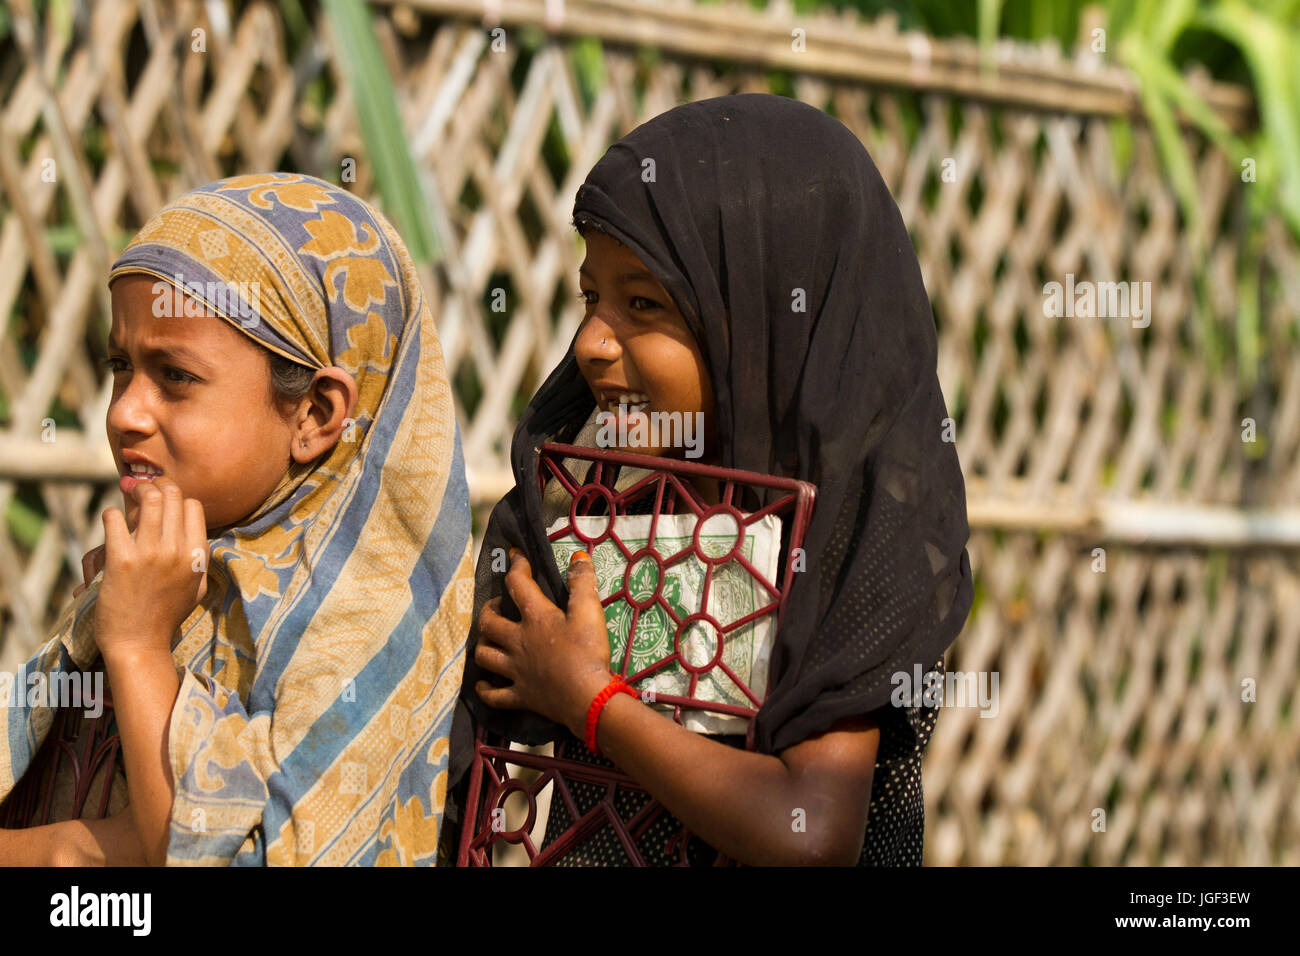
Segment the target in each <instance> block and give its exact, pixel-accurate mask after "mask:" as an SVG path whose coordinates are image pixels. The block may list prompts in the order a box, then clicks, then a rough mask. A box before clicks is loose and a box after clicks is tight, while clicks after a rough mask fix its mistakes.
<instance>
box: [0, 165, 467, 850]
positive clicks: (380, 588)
mask: <svg viewBox="0 0 1300 956" xmlns="http://www.w3.org/2000/svg"><path fill="white" fill-rule="evenodd" d="M109 283H110V288H111V290H112V298H113V329H112V333H111V335H110V341H109V359H108V361H109V364H110V367H111V368H112V370H113V376H114V389H113V398H112V402H111V404H110V406H109V411H108V421H107V425H108V435H109V440H110V444H111V445H112V450H113V457H114V459H115V461H116V463H117V465H118V468H119V472H120V475H121V488H122V492H123V497H124V501H125V506H126V510H125V514H123V512H122V511H119V510H118V509H116V508H112V509H109V510H108V511H106V512H105V514H104V527H105V539H106V544H105V565H104V569H103V573H102V575H100V576H97V577H96V578H95V580H94V581H92V582H91V584H90V586H89V587H88V588H87V589H86V590H85V591H84V592H83V593H81V594H80V595H79V596H78V597H77V598H76V600H75V601H74V602H73V604H72V606H71V607H70V608H69V609H68V610H67V612H66V613H65V614H64V616H63V618H62V620H61V621H60V623H59V624H58V626H57V628H56V631H55V634H54V636H53V637H52V638H51V639H50V640H49V641H48V642H47V643H46V644H45V645H44V646H43V647H41V648H40V650H39V651H37V653H36V654H35V656H34V657H33V658H32V659H31V660H30V661H29V662H28V664H27V665H26V667H25V668H24V670H23V672H22V673H21V674H20V675H18V679H17V680H15V682H14V685H15V687H17V688H26V687H27V686H28V684H29V680H30V679H32V678H34V677H35V676H36V675H38V674H40V675H44V677H45V678H46V679H47V680H46V683H47V685H48V686H57V684H58V681H59V679H60V676H61V675H64V684H65V685H66V675H69V674H71V673H74V672H78V671H81V670H84V669H87V668H90V667H92V665H94V664H95V662H96V659H97V658H101V657H102V666H103V669H104V671H105V673H106V674H107V678H108V682H109V684H110V685H111V687H112V692H113V698H114V701H115V705H116V707H115V714H116V719H117V723H118V729H119V732H120V734H121V743H122V751H123V757H124V764H125V773H126V784H127V790H128V793H129V812H127V813H124V814H122V815H119V816H118V817H116V818H114V819H113V820H112V821H97V822H96V823H95V824H93V825H90V824H86V823H84V822H80V821H78V822H77V823H76V826H78V827H80V828H81V829H79V830H70V829H68V828H67V826H66V825H65V824H55V825H53V826H49V827H41V828H35V829H32V830H17V831H14V830H10V831H4V832H0V858H4V859H8V860H10V861H14V862H18V861H20V860H21V859H35V860H40V859H49V858H50V856H51V854H53V855H54V856H56V857H58V856H62V857H63V858H67V857H68V856H70V855H71V856H73V858H75V854H68V853H66V852H64V851H66V850H67V849H68V843H67V842H66V841H67V840H68V839H76V838H77V835H78V834H80V835H82V836H84V835H85V834H86V833H87V829H88V828H89V831H90V835H91V836H92V837H93V838H95V839H98V841H99V844H100V847H101V848H107V849H105V850H104V855H105V856H107V857H109V858H110V861H111V859H112V858H116V859H120V860H130V859H134V858H136V857H137V856H138V855H139V853H140V852H142V853H143V856H144V858H145V859H147V860H149V861H150V862H164V861H165V862H166V863H168V864H172V865H181V864H226V863H234V864H398V863H403V864H410V863H417V864H424V863H432V862H433V859H434V853H435V848H436V846H437V838H438V830H439V826H440V823H441V819H442V811H443V802H444V796H445V790H446V764H447V738H448V732H449V729H450V722H451V714H452V706H453V702H454V700H455V696H456V692H457V690H458V688H459V686H460V679H461V673H462V670H463V666H464V642H465V635H466V631H467V628H468V625H469V619H470V611H471V606H472V593H473V584H472V577H471V574H472V567H471V558H470V555H471V551H470V517H469V503H468V491H467V487H466V483H465V474H464V462H463V460H462V457H461V446H460V436H459V433H458V430H457V427H456V422H455V417H454V413H453V403H452V395H451V390H450V387H449V384H448V381H447V376H446V371H445V369H444V366H443V359H442V353H441V350H440V348H439V344H438V339H437V336H436V332H435V329H434V322H433V317H432V314H431V312H430V309H429V306H428V303H427V302H426V300H425V299H424V296H423V294H422V292H421V288H420V284H419V281H418V278H417V276H416V273H415V270H414V266H413V263H412V262H411V259H410V256H409V255H408V253H407V251H406V248H405V246H404V245H403V243H402V241H401V239H400V237H399V236H398V235H397V234H396V232H395V231H394V230H393V229H392V227H391V226H390V225H389V223H388V222H387V221H386V220H385V219H384V217H383V216H381V215H380V214H379V213H378V212H377V211H376V210H374V209H373V208H372V207H370V206H369V205H367V204H366V203H364V202H362V201H360V200H359V199H357V198H355V197H354V196H352V195H350V194H349V193H347V192H345V191H343V190H340V189H338V188H336V187H333V186H331V185H329V184H327V183H325V182H322V181H320V180H317V179H313V178H311V177H307V176H300V175H292V174H285V173H274V174H268V175H253V176H241V177H236V178H232V179H225V180H221V181H219V182H215V183H210V184H209V185H207V186H204V187H202V188H200V189H196V190H194V191H193V192H190V193H187V194H186V195H184V196H182V197H180V198H179V199H178V200H176V201H175V202H173V203H171V204H170V205H168V206H167V207H166V208H164V209H163V210H161V211H160V212H159V213H158V214H157V215H156V216H154V217H153V218H152V219H151V220H150V221H149V222H148V223H147V224H146V225H145V227H144V228H143V229H141V230H140V233H139V234H138V235H137V236H136V237H135V239H134V240H133V241H132V242H131V244H130V245H129V246H128V247H127V249H126V251H125V252H124V253H123V254H122V256H121V258H120V259H118V261H117V262H116V263H115V264H114V266H113V268H112V271H111V273H110V275H109ZM16 696H17V697H18V698H19V699H17V700H15V701H13V702H11V703H12V704H13V706H10V707H9V708H7V709H6V710H5V712H4V716H3V718H0V719H2V720H3V721H4V726H3V732H0V798H3V797H4V796H5V795H7V794H9V793H10V791H11V790H12V789H13V788H14V786H15V784H16V783H18V782H19V781H20V779H21V778H22V776H23V773H24V771H25V770H26V769H27V768H28V767H29V766H30V765H31V764H32V761H33V758H34V757H35V756H36V754H37V752H38V750H39V748H40V747H41V744H42V741H43V740H44V738H45V736H46V735H47V734H48V732H49V729H50V725H51V722H52V717H53V712H54V709H55V707H56V706H57V705H58V703H59V701H57V700H55V701H48V700H39V699H37V700H34V701H33V700H30V699H24V698H22V695H21V694H19V695H16Z"/></svg>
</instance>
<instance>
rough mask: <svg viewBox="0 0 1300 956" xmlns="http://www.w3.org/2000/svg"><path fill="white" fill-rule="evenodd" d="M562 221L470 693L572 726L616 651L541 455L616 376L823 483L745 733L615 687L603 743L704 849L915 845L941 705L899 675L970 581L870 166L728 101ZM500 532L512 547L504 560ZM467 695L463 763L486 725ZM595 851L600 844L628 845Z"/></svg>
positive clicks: (749, 853)
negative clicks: (566, 266)
mask: <svg viewBox="0 0 1300 956" xmlns="http://www.w3.org/2000/svg"><path fill="white" fill-rule="evenodd" d="M574 223H575V225H576V226H577V227H578V229H579V230H580V231H581V232H582V234H583V236H584V237H585V238H586V240H587V252H588V254H587V260H586V261H585V262H584V264H583V269H582V289H583V293H582V294H583V298H584V299H585V300H586V303H587V311H586V317H585V319H584V321H583V324H582V327H581V328H580V329H579V331H578V333H577V335H576V336H575V338H574V341H573V344H572V346H571V347H570V350H569V353H568V354H567V355H566V356H565V358H564V360H563V361H562V362H561V363H560V365H559V367H557V368H556V369H555V370H554V371H553V372H552V373H551V375H550V376H549V377H548V378H547V380H546V382H545V383H544V384H543V385H542V387H541V388H540V389H539V390H538V392H537V394H536V395H535V396H534V397H533V399H532V401H531V403H530V404H529V406H528V408H527V409H526V410H525V412H524V414H523V417H522V419H521V421H520V424H519V427H518V430H517V431H516V433H515V437H514V443H513V445H512V449H511V459H512V463H513V467H514V473H515V481H516V486H515V488H514V489H513V490H512V491H511V492H510V493H509V494H508V495H506V497H505V498H503V499H502V500H501V501H500V502H499V503H498V505H497V507H496V508H495V510H494V511H493V514H492V518H491V520H490V522H489V526H488V529H487V532H486V536H485V540H484V546H483V550H482V557H481V558H480V561H479V567H478V576H477V581H476V598H475V604H476V606H475V613H474V620H475V622H476V624H475V627H474V629H473V632H472V634H471V644H472V645H476V650H475V653H474V655H473V657H472V659H471V660H470V662H469V665H468V667H467V671H466V678H465V689H464V693H463V703H464V704H465V705H466V707H468V709H469V711H470V712H471V713H472V714H473V717H474V719H475V720H476V721H478V722H481V723H484V724H486V725H487V726H488V727H489V729H491V730H493V731H496V732H502V733H505V734H507V735H508V736H509V737H510V738H511V739H514V740H517V741H520V742H523V743H529V744H536V743H541V742H545V741H548V740H554V739H557V737H560V736H562V735H564V734H565V733H566V732H571V733H573V734H575V735H576V736H577V737H578V739H579V740H581V739H582V737H583V732H584V727H585V721H586V718H587V716H588V712H589V708H590V705H591V703H592V701H593V698H594V697H595V696H596V694H597V693H598V692H599V691H601V690H602V688H604V687H605V686H606V685H607V684H608V683H609V681H610V679H611V673H610V670H609V648H608V644H607V637H606V631H605V626H604V618H603V615H602V613H601V607H600V603H599V598H598V597H597V595H596V590H595V583H594V573H593V572H592V570H591V565H590V562H589V561H587V562H582V561H580V562H578V563H577V564H576V565H572V566H571V569H570V571H569V574H568V578H567V581H568V584H567V587H566V583H565V579H564V578H563V577H562V576H561V574H560V572H559V570H558V569H557V567H556V565H555V562H554V560H553V559H552V557H551V554H552V552H551V548H550V544H549V543H548V541H547V538H546V527H545V524H544V522H543V500H542V493H541V491H539V490H538V487H537V482H536V475H537V461H538V449H539V448H540V446H541V445H542V443H543V442H545V441H570V440H572V439H573V437H574V435H575V434H576V432H577V430H578V429H579V428H580V427H581V426H582V425H583V424H584V423H585V422H587V421H588V420H589V418H590V416H591V415H592V412H593V410H594V408H595V407H596V406H597V405H599V407H600V408H601V409H607V408H610V407H611V406H616V405H617V403H618V400H619V398H620V395H626V394H628V393H641V395H640V397H642V398H648V400H649V405H648V406H647V407H646V410H647V411H648V410H649V409H650V408H653V409H655V410H656V411H681V412H694V411H703V412H704V414H705V420H706V422H707V424H708V439H707V443H706V446H705V449H706V455H705V458H704V460H705V461H711V462H714V463H717V464H720V465H723V466H726V467H731V468H738V469H743V470H747V471H755V472H762V473H766V474H771V475H779V476H784V477H790V478H796V479H801V480H805V481H809V482H812V483H813V484H815V485H816V486H817V503H816V509H815V512H814V514H813V518H812V522H811V524H810V526H809V528H808V532H807V535H806V537H805V540H804V548H805V552H806V560H807V566H806V570H805V571H804V572H803V573H801V574H798V575H796V576H795V583H794V585H793V586H792V589H791V592H790V595H789V599H788V604H787V607H786V611H785V616H784V620H783V623H782V626H781V628H780V632H779V633H778V634H777V635H776V639H775V645H774V647H773V650H772V657H771V662H770V674H771V678H770V682H769V686H768V694H767V697H766V699H765V701H764V703H763V705H762V707H761V709H760V710H759V711H758V715H757V717H756V718H755V721H756V723H755V727H754V740H755V743H756V749H757V752H752V751H746V750H743V749H740V748H739V747H737V746H735V745H736V744H737V743H739V742H740V741H737V740H723V739H719V738H710V737H706V736H702V735H698V734H694V733H692V732H690V731H688V730H686V729H684V728H683V727H681V726H680V725H678V724H675V723H673V722H672V721H669V720H665V719H664V718H663V717H662V716H661V715H660V714H658V713H656V712H654V711H653V710H652V709H651V708H649V707H648V706H646V705H645V704H643V703H641V702H640V701H638V700H637V699H636V698H635V697H632V696H627V695H617V696H615V697H614V698H613V699H611V700H610V701H609V702H608V703H607V704H605V705H604V707H603V710H601V711H600V712H599V721H598V724H597V731H596V732H597V738H596V739H597V743H598V746H599V750H600V751H601V752H602V753H603V754H604V755H605V756H607V757H608V758H610V759H611V760H612V761H613V762H614V764H616V765H617V766H618V767H620V768H621V769H622V770H623V771H624V772H626V773H628V774H629V775H630V776H631V777H632V778H633V779H635V780H636V781H637V782H638V783H639V784H640V785H641V786H643V787H645V789H646V790H647V791H648V792H649V793H650V794H651V795H653V796H654V797H655V798H656V799H658V800H659V801H660V802H661V803H663V804H664V806H665V807H667V809H668V810H669V811H671V813H672V814H673V815H675V817H676V818H677V820H680V823H678V822H677V821H676V820H672V819H671V818H668V819H667V822H666V826H667V827H669V830H670V829H671V827H672V826H674V825H675V826H676V827H678V828H680V826H681V825H682V824H684V825H685V826H686V828H687V829H688V830H689V831H691V832H692V833H693V834H694V835H695V836H694V838H693V840H692V847H693V851H692V853H691V856H690V859H691V861H692V862H709V861H710V860H711V859H712V858H713V855H714V854H713V851H721V852H722V853H724V854H726V855H728V856H730V857H731V858H733V859H735V860H737V861H739V862H742V863H755V864H757V863H801V862H806V863H816V862H837V863H854V862H858V863H863V864H885V865H919V864H920V862H921V844H922V831H923V826H924V812H923V803H922V796H921V786H920V758H921V753H922V751H923V749H924V747H925V745H926V743H927V741H928V739H929V736H930V733H931V731H932V729H933V726H934V722H935V718H936V716H937V713H936V709H935V706H934V705H935V701H934V700H933V699H932V697H927V698H926V699H925V700H924V701H920V706H914V705H915V704H917V703H918V700H919V698H913V697H911V695H907V699H906V700H905V701H903V702H902V703H901V704H899V705H896V704H895V703H894V701H897V700H898V695H897V694H896V693H895V689H896V687H897V686H898V677H897V675H900V674H905V675H908V678H909V679H910V678H911V677H912V675H913V674H914V673H915V670H914V668H916V667H918V666H919V667H920V668H923V669H924V670H926V671H930V672H934V673H935V674H937V675H938V676H939V677H940V678H941V677H942V670H943V654H944V651H945V649H946V648H947V647H948V646H949V645H950V644H951V643H952V641H953V640H954V638H955V637H956V636H957V634H958V632H959V631H960V630H961V628H962V625H963V624H964V622H965V619H966V615H967V613H968V611H969V609H970V604H971V596H972V583H971V571H970V563H969V559H968V557H967V553H966V548H965V544H966V540H967V536H968V528H967V523H966V507H965V488H964V484H963V480H962V475H961V470H960V468H959V465H958V461H957V453H956V449H955V447H954V445H953V444H952V443H951V433H952V429H951V422H950V421H948V420H947V418H948V416H947V409H946V407H945V404H944V399H943V395H942V394H941V392H940V389H939V383H938V378H937V375H936V336H935V327H934V319H933V316H932V313H931V311H930V304H929V300H928V299H927V297H926V294H925V289H924V286H923V284H922V281H921V274H920V270H919V267H918V265H917V261H916V256H915V254H914V253H913V251H912V246H911V243H910V241H909V238H908V235H907V232H906V229H905V227H904V225H903V222H902V218H901V217H900V215H899V212H898V209H897V206H896V205H895V204H894V202H893V199H892V198H891V197H890V195H889V191H888V189H887V188H886V186H885V184H884V182H883V180H882V179H881V177H880V174H879V173H878V171H877V170H876V168H875V165H874V164H873V163H872V161H871V158H870V157H869V156H868V155H867V152H866V150H865V149H864V148H863V147H862V144H861V143H860V142H859V141H858V139H857V138H856V137H855V136H854V135H853V133H852V132H850V131H849V130H848V129H847V128H846V127H845V126H844V125H843V124H841V123H839V122H838V121H836V120H835V119H833V118H831V117H829V116H827V115H826V114H825V113H822V112H821V111H819V110H817V109H815V108H813V107H811V106H808V105H806V104H803V103H800V102H798V101H795V100H790V99H786V98H783V97H779V96H773V95H768V94H741V95H735V96H724V97H718V98H715V99H709V100H703V101H700V102H696V103H689V104H686V105H684V106H679V107H677V108H676V109H673V110H671V111H669V112H667V113H665V114H663V115H661V116H659V117H656V118H655V119H653V120H651V121H650V122H648V123H646V124H644V125H642V126H640V127H638V128H637V129H636V130H634V131H633V132H631V133H630V134H629V135H628V136H626V137H625V138H624V139H622V140H621V141H620V142H618V143H616V144H615V145H614V146H612V147H611V148H610V149H609V151H608V152H607V153H606V154H605V156H604V157H603V158H602V159H601V160H600V162H599V163H597V164H596V166H595V168H594V169H593V170H592V171H591V174H590V175H589V176H588V177H587V181H586V183H585V184H584V185H583V186H582V187H581V188H580V189H579V191H578V195H577V201H576V203H575V205H574ZM637 272H641V273H643V274H642V275H639V276H638V275H635V273H637ZM945 439H947V440H945ZM629 450H635V451H638V452H641V453H646V449H644V448H636V449H629ZM649 453H650V454H663V455H674V454H676V455H680V454H681V450H680V449H677V450H674V449H653V450H650V451H649ZM763 503H766V502H763ZM495 548H506V549H509V550H510V551H511V569H510V571H509V573H508V574H507V575H505V576H504V578H503V576H502V575H501V574H500V573H496V572H494V571H493V569H492V555H493V553H494V549H495ZM560 608H567V614H566V612H565V611H561V610H560ZM521 618H522V623H515V622H518V621H520V620H521ZM498 675H499V676H498ZM501 678H504V679H505V683H503V681H502V680H501ZM919 690H920V688H917V691H919ZM891 698H892V700H891ZM458 717H459V719H458V721H457V729H456V730H455V731H454V732H453V737H454V743H453V754H452V768H451V778H452V780H453V782H454V781H455V780H456V779H457V777H459V776H461V775H462V774H463V772H464V769H465V767H466V765H467V763H468V755H469V752H470V739H471V735H472V726H471V721H469V720H468V719H466V718H467V715H466V714H465V713H463V712H462V713H460V714H459V715H458ZM566 728H567V731H566ZM728 744H730V745H731V746H728ZM579 750H581V746H580V745H578V746H571V747H570V752H573V751H579ZM451 814H452V815H453V816H454V815H455V812H454V811H451ZM669 830H665V829H662V828H656V833H655V834H651V836H652V837H655V838H658V837H662V835H663V834H664V833H665V832H669ZM656 834H657V836H656ZM610 839H613V837H612V835H611V836H610ZM653 842H654V840H653V839H651V840H648V841H647V843H648V844H650V843H653ZM593 847H594V848H590V849H589V851H588V853H587V857H586V858H585V861H587V862H602V861H607V860H613V859H615V857H613V856H606V855H605V854H604V850H603V849H602V847H601V846H599V845H593ZM604 849H608V847H606V848H604ZM655 851H656V848H655V847H653V846H648V847H647V848H643V852H647V853H649V854H650V855H651V856H653V855H654V853H655ZM658 852H659V854H660V856H659V857H657V859H660V861H662V862H668V860H669V859H670V857H672V856H675V854H669V853H665V852H664V851H663V850H662V848H659V850H658Z"/></svg>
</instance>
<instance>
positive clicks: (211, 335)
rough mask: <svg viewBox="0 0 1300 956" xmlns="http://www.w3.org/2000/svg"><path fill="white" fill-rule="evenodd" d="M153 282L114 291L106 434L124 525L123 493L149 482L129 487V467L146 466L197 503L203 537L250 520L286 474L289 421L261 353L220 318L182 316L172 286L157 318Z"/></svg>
mask: <svg viewBox="0 0 1300 956" xmlns="http://www.w3.org/2000/svg"><path fill="white" fill-rule="evenodd" d="M155 281H156V280H155V279H154V278H153V277H152V276H147V275H125V276H122V277H121V278H119V279H117V280H116V281H114V282H113V285H112V289H111V295H112V301H113V327H112V331H111V332H110V333H109V342H108V364H109V365H110V367H111V368H112V370H113V398H112V401H111V402H110V403H109V406H108V419H107V423H106V424H107V427H108V440H109V444H110V445H111V446H112V449H113V460H114V461H115V462H116V463H117V468H118V473H119V474H120V475H121V476H122V490H123V492H124V494H123V497H124V499H125V506H126V520H127V525H128V527H130V528H131V529H134V528H135V522H136V515H137V513H138V511H139V506H138V505H137V504H136V503H135V501H134V499H133V498H132V497H131V496H130V495H129V494H126V493H125V492H126V491H128V490H129V488H130V487H133V486H134V484H135V483H136V482H137V481H141V480H146V481H147V480H152V479H150V478H149V477H147V476H143V475H142V476H140V477H132V469H131V466H132V465H136V466H137V467H138V466H139V465H147V466H149V467H150V469H151V470H153V471H155V472H157V473H160V474H163V475H166V476H167V477H169V478H171V479H172V480H173V481H175V482H176V483H177V484H178V485H179V486H180V488H181V491H182V492H183V493H184V495H185V497H187V498H196V499H198V500H199V501H200V502H201V503H202V505H203V513H204V516H205V517H206V519H207V524H208V527H209V528H220V527H224V526H227V525H231V524H234V523H236V522H238V521H239V520H240V519H241V518H244V517H247V516H248V515H249V514H251V513H252V512H253V511H255V510H256V509H257V508H258V507H259V506H260V505H261V504H262V503H263V502H264V501H265V500H266V499H267V497H268V496H269V495H270V493H271V492H272V491H273V490H274V489H275V486H276V484H277V483H278V482H279V481H280V479H281V478H282V477H284V475H285V473H286V472H287V470H288V467H289V459H290V445H291V442H292V439H293V435H294V429H293V424H292V416H288V417H286V416H285V415H284V414H282V412H281V411H280V410H277V409H276V408H274V407H273V406H272V394H271V371H270V363H269V362H268V361H267V357H266V352H265V350H264V349H262V348H260V347H259V346H257V345H256V344H254V343H253V341H252V340H251V339H249V338H248V337H247V336H246V335H244V334H243V333H242V332H240V331H239V330H238V329H236V328H234V327H233V326H232V325H230V324H229V323H228V322H227V321H226V320H225V319H222V318H220V317H219V316H216V315H211V314H207V315H200V316H190V315H186V314H185V311H184V308H185V302H186V299H185V297H184V296H182V294H181V293H179V292H177V291H176V290H175V289H174V287H173V286H171V285H170V284H166V283H162V284H160V285H166V291H165V292H162V293H160V294H161V295H163V296H168V297H171V298H172V299H173V301H172V302H171V303H168V305H169V306H170V308H167V309H165V310H164V309H159V311H160V312H164V315H163V316H158V315H155V312H154V303H155V301H156V299H157V298H158V296H157V295H155V293H154V291H153V289H154V284H155ZM192 308H193V303H191V309H192ZM205 311H206V309H205ZM168 313H170V314H168Z"/></svg>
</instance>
